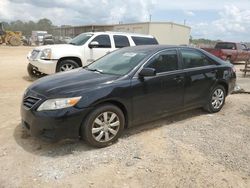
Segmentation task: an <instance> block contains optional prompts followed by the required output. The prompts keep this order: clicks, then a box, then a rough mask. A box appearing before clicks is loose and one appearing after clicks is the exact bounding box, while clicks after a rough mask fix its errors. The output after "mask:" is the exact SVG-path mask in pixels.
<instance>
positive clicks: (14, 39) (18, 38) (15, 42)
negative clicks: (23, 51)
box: [0, 23, 22, 46]
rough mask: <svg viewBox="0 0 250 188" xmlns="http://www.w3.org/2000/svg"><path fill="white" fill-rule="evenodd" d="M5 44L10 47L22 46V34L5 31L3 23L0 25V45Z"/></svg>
mask: <svg viewBox="0 0 250 188" xmlns="http://www.w3.org/2000/svg"><path fill="white" fill-rule="evenodd" d="M3 43H5V44H6V45H11V46H20V45H22V32H20V31H5V30H4V28H3V23H0V44H3Z"/></svg>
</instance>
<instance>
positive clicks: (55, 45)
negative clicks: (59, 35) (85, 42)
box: [35, 44, 78, 51]
mask: <svg viewBox="0 0 250 188" xmlns="http://www.w3.org/2000/svg"><path fill="white" fill-rule="evenodd" d="M77 47H78V46H74V45H71V44H53V45H44V46H39V47H36V48H35V50H39V51H41V50H44V49H48V48H49V49H51V50H52V51H53V50H58V49H59V50H62V49H68V48H77Z"/></svg>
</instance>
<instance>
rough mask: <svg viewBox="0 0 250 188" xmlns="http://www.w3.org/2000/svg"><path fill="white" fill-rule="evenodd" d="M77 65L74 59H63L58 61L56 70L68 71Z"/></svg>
mask: <svg viewBox="0 0 250 188" xmlns="http://www.w3.org/2000/svg"><path fill="white" fill-rule="evenodd" d="M78 67H79V65H78V63H76V62H75V61H74V60H71V59H65V60H62V61H60V62H59V63H58V65H57V67H56V72H64V71H70V70H73V69H75V68H78Z"/></svg>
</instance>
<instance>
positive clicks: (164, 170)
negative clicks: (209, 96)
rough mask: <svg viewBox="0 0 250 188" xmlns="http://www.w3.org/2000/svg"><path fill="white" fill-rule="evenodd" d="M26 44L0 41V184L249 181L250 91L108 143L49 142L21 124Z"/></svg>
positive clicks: (209, 183) (218, 184) (215, 184)
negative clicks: (216, 108)
mask: <svg viewBox="0 0 250 188" xmlns="http://www.w3.org/2000/svg"><path fill="white" fill-rule="evenodd" d="M29 50H30V48H27V47H16V48H11V47H0V57H1V58H0V66H1V67H3V69H1V74H0V80H1V81H0V90H1V92H0V104H1V108H0V120H1V124H0V142H1V145H0V187H34V186H35V187H104V188H105V187H107V188H109V187H218V188H223V187H237V188H238V187H250V102H249V101H250V95H247V94H235V95H231V96H229V97H228V98H227V101H226V105H225V107H224V108H223V110H222V111H221V112H219V113H217V114H207V113H206V112H204V111H203V110H201V109H196V110H191V111H188V112H184V113H181V114H177V115H174V116H171V117H168V118H165V119H161V120H158V121H155V122H151V123H148V124H144V125H141V126H138V127H136V128H132V129H129V130H126V131H125V133H124V134H123V136H122V137H121V139H119V141H118V142H117V143H115V144H114V145H112V146H110V147H107V148H102V149H95V148H91V147H89V146H88V145H86V144H85V143H84V142H83V141H78V140H64V141H61V142H58V143H47V142H44V141H41V140H39V139H36V138H32V137H30V136H28V135H27V134H25V132H23V130H22V128H21V126H20V115H19V108H20V103H21V98H22V93H23V91H24V89H25V88H26V87H27V86H28V85H29V84H31V83H32V82H31V81H30V79H29V77H28V76H27V73H26V66H27V62H26V60H25V55H26V54H27V52H28V51H29ZM13 54H15V55H13ZM246 79H248V80H249V82H250V79H249V78H246ZM244 81H245V80H244ZM239 85H240V83H239Z"/></svg>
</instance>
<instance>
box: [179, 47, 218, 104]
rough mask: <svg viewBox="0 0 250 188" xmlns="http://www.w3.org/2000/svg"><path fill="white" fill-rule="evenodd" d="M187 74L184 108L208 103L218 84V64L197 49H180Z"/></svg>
mask: <svg viewBox="0 0 250 188" xmlns="http://www.w3.org/2000/svg"><path fill="white" fill-rule="evenodd" d="M180 54H181V57H182V62H183V65H184V72H185V93H184V106H185V107H192V106H200V105H201V104H204V103H206V102H207V99H208V96H209V93H210V89H211V88H212V86H213V85H214V84H215V82H216V77H217V64H216V62H214V61H213V60H212V59H210V58H209V57H207V56H206V55H205V54H203V53H202V52H200V51H198V50H196V49H180Z"/></svg>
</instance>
